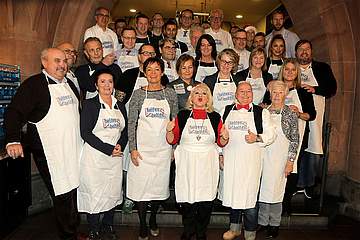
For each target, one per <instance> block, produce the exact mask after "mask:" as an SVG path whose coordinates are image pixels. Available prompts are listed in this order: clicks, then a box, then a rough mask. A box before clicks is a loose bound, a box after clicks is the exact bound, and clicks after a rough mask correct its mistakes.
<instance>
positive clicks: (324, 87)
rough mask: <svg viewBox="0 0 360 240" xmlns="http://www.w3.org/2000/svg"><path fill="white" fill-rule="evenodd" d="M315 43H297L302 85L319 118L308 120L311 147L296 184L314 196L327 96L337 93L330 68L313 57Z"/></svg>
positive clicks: (303, 41)
mask: <svg viewBox="0 0 360 240" xmlns="http://www.w3.org/2000/svg"><path fill="white" fill-rule="evenodd" d="M312 53H313V49H312V44H311V42H310V41H308V40H300V41H298V42H297V44H296V46H295V54H296V58H297V60H298V61H299V63H300V69H301V80H302V81H301V83H302V85H301V87H303V88H305V89H306V90H307V91H308V92H311V93H312V94H313V98H314V105H315V109H316V118H315V120H314V121H310V122H309V128H310V133H309V140H308V147H307V148H306V149H305V152H304V155H303V157H302V159H301V163H300V169H299V181H298V184H297V186H298V187H299V188H305V191H304V193H305V196H307V197H308V198H311V197H312V196H313V195H314V184H315V177H316V175H317V167H318V163H319V160H320V156H321V155H322V154H323V149H322V126H323V121H324V111H325V98H330V97H332V96H333V95H335V93H336V90H337V83H336V79H335V77H334V74H333V72H332V70H331V67H330V66H329V65H328V64H326V63H324V62H317V61H314V60H313V59H312Z"/></svg>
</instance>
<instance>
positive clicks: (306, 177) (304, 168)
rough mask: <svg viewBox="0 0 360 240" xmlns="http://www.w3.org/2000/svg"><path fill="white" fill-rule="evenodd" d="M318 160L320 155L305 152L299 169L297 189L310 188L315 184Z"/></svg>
mask: <svg viewBox="0 0 360 240" xmlns="http://www.w3.org/2000/svg"><path fill="white" fill-rule="evenodd" d="M319 160H320V154H314V153H310V152H307V151H305V152H304V155H303V157H302V159H301V163H300V168H299V181H298V183H297V187H299V188H305V187H312V186H314V184H315V177H316V176H317V170H318V165H319Z"/></svg>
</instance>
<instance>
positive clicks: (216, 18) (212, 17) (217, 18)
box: [210, 16, 223, 20]
mask: <svg viewBox="0 0 360 240" xmlns="http://www.w3.org/2000/svg"><path fill="white" fill-rule="evenodd" d="M210 18H211V19H215V20H220V19H223V18H222V17H214V16H211V17H210Z"/></svg>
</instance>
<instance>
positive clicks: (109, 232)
mask: <svg viewBox="0 0 360 240" xmlns="http://www.w3.org/2000/svg"><path fill="white" fill-rule="evenodd" d="M102 231H103V233H106V234H107V235H108V237H109V238H110V239H111V240H114V239H117V238H119V235H118V234H117V232H116V231H115V230H114V228H113V226H111V225H107V224H103V225H102Z"/></svg>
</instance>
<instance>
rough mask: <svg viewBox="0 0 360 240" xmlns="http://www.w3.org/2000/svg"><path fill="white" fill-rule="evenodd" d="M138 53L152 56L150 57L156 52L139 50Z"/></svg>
mask: <svg viewBox="0 0 360 240" xmlns="http://www.w3.org/2000/svg"><path fill="white" fill-rule="evenodd" d="M140 54H142V55H144V56H150V55H151V56H152V57H155V55H156V53H155V52H148V51H145V52H141V53H140Z"/></svg>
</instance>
